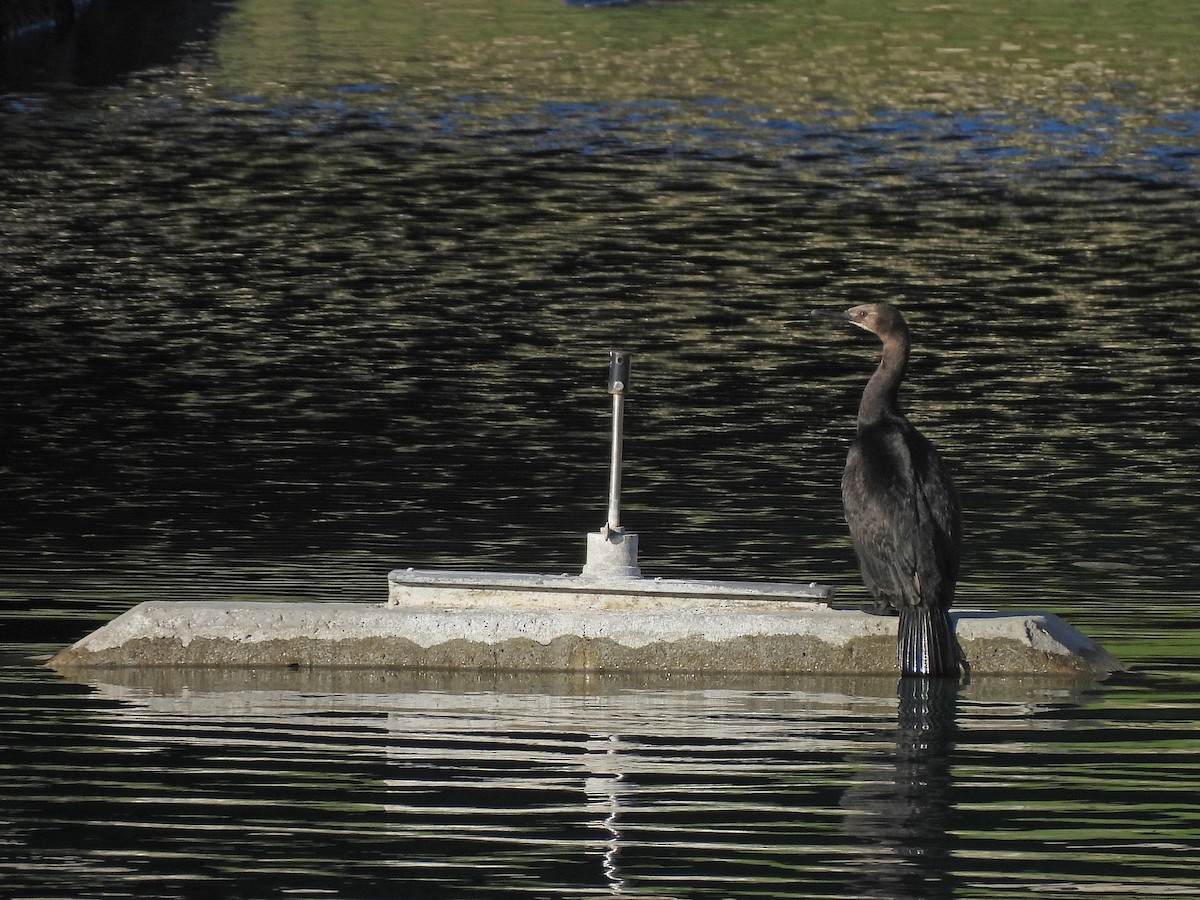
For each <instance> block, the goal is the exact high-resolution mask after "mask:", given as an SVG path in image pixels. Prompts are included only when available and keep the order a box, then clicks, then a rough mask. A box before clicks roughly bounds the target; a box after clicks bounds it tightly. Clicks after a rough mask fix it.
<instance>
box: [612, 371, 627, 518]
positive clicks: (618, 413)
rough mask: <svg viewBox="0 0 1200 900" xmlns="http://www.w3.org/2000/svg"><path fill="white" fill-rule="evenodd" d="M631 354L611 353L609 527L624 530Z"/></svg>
mask: <svg viewBox="0 0 1200 900" xmlns="http://www.w3.org/2000/svg"><path fill="white" fill-rule="evenodd" d="M629 362H630V359H629V354H628V353H623V352H622V351H620V350H612V351H610V352H609V355H608V392H609V393H610V394H612V398H613V420H612V460H611V462H610V468H609V473H608V530H609V531H620V530H621V443H622V441H623V440H624V436H625V391H626V390H627V389H628V387H629Z"/></svg>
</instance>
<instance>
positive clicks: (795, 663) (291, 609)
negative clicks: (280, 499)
mask: <svg viewBox="0 0 1200 900" xmlns="http://www.w3.org/2000/svg"><path fill="white" fill-rule="evenodd" d="M390 581H391V592H390V595H389V598H388V605H387V606H382V607H381V606H372V605H364V604H353V603H251V602H246V603H228V602H147V603H142V604H139V605H138V606H136V607H134V608H133V609H131V610H129V611H128V612H126V613H124V614H123V615H121V616H119V617H117V618H116V619H114V620H113V621H112V622H110V623H108V624H107V625H105V626H104V627H102V628H100V629H98V630H97V631H95V632H93V633H92V634H91V635H89V636H87V637H85V638H83V639H82V640H81V641H79V642H78V643H76V644H75V645H74V646H72V647H70V648H68V649H66V650H64V651H62V652H61V653H59V654H58V655H57V656H55V657H54V658H53V659H52V660H51V665H52V666H54V667H55V668H59V669H67V668H76V667H111V666H302V667H314V666H315V667H373V668H409V669H460V670H498V671H585V672H596V671H657V672H763V673H765V672H780V673H785V672H794V673H800V672H810V673H862V674H868V673H879V674H889V673H893V672H894V671H895V667H896V620H895V619H891V618H880V617H876V616H870V615H867V614H865V613H862V612H858V611H854V610H835V609H830V608H829V607H828V606H826V605H825V604H823V603H820V602H818V598H821V597H827V596H828V595H829V593H830V592H829V590H828V588H823V587H821V586H819V585H807V586H802V585H781V584H778V583H768V584H760V585H755V584H753V583H736V582H713V581H709V582H704V581H698V582H687V581H676V580H672V581H666V580H662V581H660V580H647V579H619V580H608V581H597V580H594V579H586V578H579V577H567V576H511V575H510V576H504V575H495V574H489V573H457V576H456V577H452V576H450V575H448V574H446V573H429V572H424V573H422V572H412V571H405V572H393V573H392V576H391V579H390ZM956 623H957V625H956V627H957V633H958V637H959V641H960V643H961V644H962V647H963V650H964V652H965V653H966V656H967V659H968V660H969V662H970V665H971V671H972V674H975V675H984V674H993V673H1027V674H1052V673H1105V672H1111V671H1115V670H1119V669H1121V664H1120V662H1119V661H1118V660H1116V659H1115V658H1113V657H1112V656H1110V655H1109V654H1107V653H1105V652H1104V650H1103V649H1101V648H1100V647H1098V646H1097V645H1096V644H1094V643H1093V642H1092V641H1091V640H1089V639H1088V638H1087V637H1085V636H1084V635H1082V634H1080V633H1079V632H1078V631H1076V630H1075V629H1074V628H1072V627H1071V626H1069V625H1067V624H1066V623H1065V622H1063V621H1062V620H1061V619H1059V618H1058V617H1056V616H1053V615H1050V614H1048V613H1016V614H997V613H971V612H963V613H958V614H957V615H956Z"/></svg>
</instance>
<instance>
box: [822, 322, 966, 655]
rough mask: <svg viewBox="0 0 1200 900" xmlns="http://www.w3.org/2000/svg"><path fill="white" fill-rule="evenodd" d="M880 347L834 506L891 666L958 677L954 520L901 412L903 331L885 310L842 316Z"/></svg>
mask: <svg viewBox="0 0 1200 900" xmlns="http://www.w3.org/2000/svg"><path fill="white" fill-rule="evenodd" d="M845 319H846V321H848V322H849V323H850V324H851V325H854V326H857V327H858V328H861V329H863V330H864V331H869V332H871V333H872V334H874V335H876V336H878V337H879V339H880V340H881V341H883V358H882V359H881V360H880V361H879V367H878V368H877V369H876V370H875V374H874V375H872V376H871V380H870V381H869V382H867V387H866V390H864V391H863V396H862V402H861V403H860V404H859V407H858V434H857V435H856V437H855V438H854V443H853V444H852V445H851V446H850V453H849V455H848V456H847V458H846V471H845V473H844V474H843V475H842V504H843V506H844V507H845V511H846V522H847V524H848V525H849V526H850V537H851V539H852V540H853V542H854V552H855V554H856V555H857V556H858V565H859V568H860V569H861V570H862V577H863V581H864V582H865V583H866V585H867V588H868V590H870V592H871V594H872V595H873V596H874V597H875V604H874V609H873V610H872V611H873V612H876V613H878V614H881V615H887V614H893V613H899V616H900V623H899V637H898V643H897V659H898V660H899V663H900V671H901V672H902V673H903V674H905V675H954V676H957V675H958V674H959V662H960V659H959V649H958V642H957V641H956V640H955V638H954V626H953V624H952V623H951V622H950V613H949V609H950V604H951V602H952V601H953V599H954V583H955V581H956V580H957V579H958V566H959V555H960V551H961V547H962V511H961V509H960V507H959V503H958V494H957V492H956V491H955V490H954V482H953V480H952V479H951V478H950V470H949V469H948V468H947V467H946V464H945V463H944V462H942V458H941V457H940V456H938V453H937V450H935V449H934V447H933V444H931V443H930V442H929V441H928V440H927V439H926V438H925V437H924V435H922V434H921V433H920V432H919V431H917V429H916V428H914V427H913V425H912V423H911V422H909V421H908V419H907V418H905V416H904V413H902V412H901V411H900V401H899V393H900V382H901V381H902V380H903V379H904V370H905V368H906V367H907V365H908V350H909V340H908V325H907V324H906V323H905V321H904V317H903V316H901V315H900V311H899V310H897V309H896V308H895V307H893V306H891V305H889V304H887V303H868V304H864V305H862V306H856V307H854V308H853V309H849V310H847V311H846V312H845Z"/></svg>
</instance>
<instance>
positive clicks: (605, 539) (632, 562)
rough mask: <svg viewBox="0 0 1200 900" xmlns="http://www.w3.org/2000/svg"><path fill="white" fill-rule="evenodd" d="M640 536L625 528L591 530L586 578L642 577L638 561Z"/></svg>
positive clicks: (588, 541) (584, 570) (585, 571)
mask: <svg viewBox="0 0 1200 900" xmlns="http://www.w3.org/2000/svg"><path fill="white" fill-rule="evenodd" d="M637 549H638V536H637V535H636V534H631V533H629V532H626V531H624V530H620V529H618V530H610V529H609V528H608V527H607V526H605V527H604V529H603V530H601V531H596V532H589V534H588V536H587V564H586V565H585V566H584V567H583V577H585V578H641V577H642V570H641V569H639V568H638V561H637Z"/></svg>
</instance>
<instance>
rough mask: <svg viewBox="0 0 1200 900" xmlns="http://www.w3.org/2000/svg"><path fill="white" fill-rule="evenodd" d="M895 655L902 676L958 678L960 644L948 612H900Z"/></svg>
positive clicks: (925, 609)
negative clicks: (945, 676) (946, 676)
mask: <svg viewBox="0 0 1200 900" xmlns="http://www.w3.org/2000/svg"><path fill="white" fill-rule="evenodd" d="M899 624H900V633H899V637H898V641H897V644H896V651H897V653H896V655H897V658H898V660H899V662H900V673H901V674H902V675H952V676H954V677H958V675H959V658H958V656H959V653H958V641H957V639H956V638H955V637H954V624H953V623H952V622H951V621H950V613H949V611H948V610H945V609H941V608H933V609H930V608H928V607H924V606H902V607H901V608H900V623H899Z"/></svg>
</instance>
